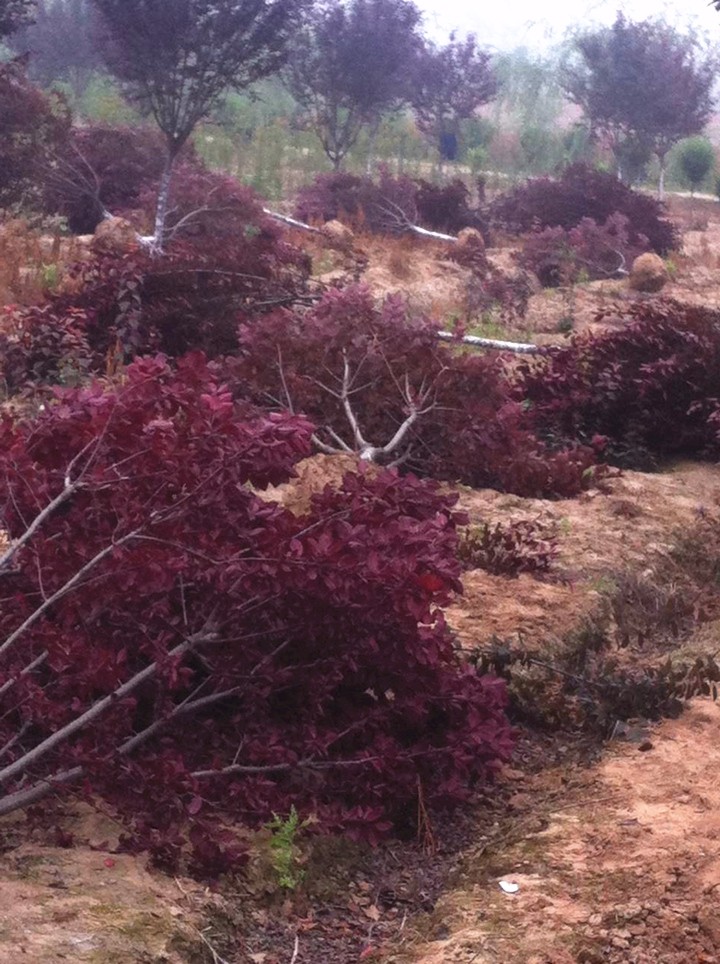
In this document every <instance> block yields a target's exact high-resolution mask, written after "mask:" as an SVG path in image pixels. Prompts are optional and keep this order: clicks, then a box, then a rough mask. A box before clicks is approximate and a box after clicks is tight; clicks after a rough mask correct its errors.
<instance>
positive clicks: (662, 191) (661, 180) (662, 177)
mask: <svg viewBox="0 0 720 964" xmlns="http://www.w3.org/2000/svg"><path fill="white" fill-rule="evenodd" d="M658 160H659V161H660V177H659V178H658V198H659V199H660V200H661V201H664V200H665V155H664V154H662V155H661V156H660V157H658Z"/></svg>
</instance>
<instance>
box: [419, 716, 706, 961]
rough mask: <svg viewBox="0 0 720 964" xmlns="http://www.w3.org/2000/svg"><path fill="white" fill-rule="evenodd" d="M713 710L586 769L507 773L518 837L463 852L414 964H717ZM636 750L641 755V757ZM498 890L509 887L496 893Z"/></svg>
mask: <svg viewBox="0 0 720 964" xmlns="http://www.w3.org/2000/svg"><path fill="white" fill-rule="evenodd" d="M718 726H720V708H719V707H718V706H717V704H715V703H712V702H709V701H705V700H698V701H696V702H695V703H693V705H692V706H691V707H690V709H688V710H687V711H686V712H685V714H684V715H683V716H682V717H681V718H680V719H678V720H672V721H666V722H664V723H662V724H660V725H658V726H655V727H652V728H650V729H649V731H648V732H649V740H648V743H650V744H651V748H650V749H648V750H646V751H645V752H639V746H638V745H637V744H627V745H624V746H618V745H615V746H613V747H612V748H611V749H610V750H609V751H608V752H607V754H606V756H605V759H603V760H602V762H601V763H600V764H598V765H597V766H595V767H592V768H590V769H587V770H584V771H583V770H579V771H578V770H576V771H573V768H571V767H567V766H564V767H560V768H550V769H548V770H546V771H543V772H541V773H539V774H538V775H536V776H535V777H531V778H530V779H527V778H525V777H524V776H523V775H522V774H520V773H516V772H513V773H511V774H509V776H511V777H512V778H513V779H514V780H515V784H516V786H517V792H516V793H515V794H514V795H513V796H511V797H510V801H509V805H510V807H511V809H512V813H513V817H512V819H513V823H514V830H513V832H512V835H511V837H510V838H509V839H508V840H507V841H506V843H505V846H503V847H499V848H497V850H496V852H494V853H491V854H490V856H488V854H487V850H484V845H483V843H479V842H478V841H468V853H467V856H466V863H465V868H464V871H463V878H464V880H463V882H462V884H461V885H460V886H459V887H458V888H457V889H455V890H453V891H451V892H450V893H448V894H447V895H446V896H444V897H443V898H442V899H441V901H440V902H439V904H438V906H437V908H436V911H435V916H436V918H442V919H443V920H444V921H445V922H446V927H447V930H448V931H449V933H448V936H447V937H445V938H444V939H440V940H436V941H433V942H431V943H428V944H426V945H425V946H422V947H419V948H417V950H416V951H415V952H413V953H412V954H410V955H409V956H407V957H406V958H404V960H406V961H413V962H414V964H461V962H462V964H470V962H473V964H489V962H503V964H573V962H588V964H591V962H598V964H599V962H617V964H621V962H635V964H651V962H652V964H655V962H657V964H689V962H691V961H692V962H715V961H718V960H720V949H719V948H720V910H719V909H718V898H717V888H718V887H720V788H719V787H718V782H717V778H716V773H717V762H718V758H719V757H720V753H719V751H718V748H717V734H718ZM645 745H646V744H640V746H645ZM500 880H502V881H507V882H509V883H512V884H516V885H518V886H519V889H518V890H517V893H514V894H506V893H504V892H503V891H502V890H501V889H500V886H499V882H500Z"/></svg>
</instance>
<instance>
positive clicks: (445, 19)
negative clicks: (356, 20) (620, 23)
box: [416, 0, 720, 48]
mask: <svg viewBox="0 0 720 964" xmlns="http://www.w3.org/2000/svg"><path fill="white" fill-rule="evenodd" d="M416 2H417V4H418V6H419V7H420V9H421V10H422V11H423V12H424V14H425V23H426V26H427V31H428V33H429V34H430V35H431V36H433V37H435V38H436V39H438V40H445V39H446V38H447V34H448V33H449V32H450V31H451V30H453V29H457V30H458V31H459V32H461V33H467V32H470V31H472V32H473V33H476V34H477V36H478V38H479V40H480V41H481V43H482V44H483V46H489V47H499V48H512V47H523V46H527V47H547V46H549V45H552V44H553V43H555V42H557V41H559V40H561V39H562V37H563V34H564V33H565V31H566V30H567V28H568V27H570V26H576V25H578V24H580V23H583V22H584V23H587V24H591V23H592V24H595V23H612V21H613V20H614V19H615V14H616V13H617V11H618V9H622V11H623V13H624V14H625V15H626V17H628V19H630V20H643V19H645V18H646V17H651V16H657V15H661V16H662V17H663V18H664V19H665V20H667V21H668V22H670V23H672V24H674V25H676V26H678V27H682V26H684V25H686V24H687V23H688V22H690V23H692V24H693V25H694V26H695V28H696V29H697V30H699V31H701V32H703V33H707V34H717V39H718V42H719V43H720V13H716V12H715V11H714V10H713V8H712V7H708V6H706V0H680V2H676V3H671V2H664V0H657V2H653V0H625V2H621V0H547V2H545V3H543V2H542V0H540V2H537V0H495V2H492V0H491V2H487V0H485V2H477V0H475V2H473V0H416Z"/></svg>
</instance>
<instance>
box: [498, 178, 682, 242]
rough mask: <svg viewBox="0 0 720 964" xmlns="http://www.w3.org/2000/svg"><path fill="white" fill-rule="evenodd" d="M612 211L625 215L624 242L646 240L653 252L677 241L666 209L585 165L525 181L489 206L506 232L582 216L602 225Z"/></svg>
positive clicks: (568, 224) (570, 223) (568, 222)
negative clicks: (665, 214) (553, 175)
mask: <svg viewBox="0 0 720 964" xmlns="http://www.w3.org/2000/svg"><path fill="white" fill-rule="evenodd" d="M616 213H619V214H622V215H624V216H625V217H626V218H627V220H628V224H627V231H628V240H629V243H630V244H631V245H633V246H637V245H641V244H643V243H644V242H647V243H648V244H649V245H650V247H651V248H652V250H653V251H656V252H657V253H658V254H667V253H668V252H669V251H672V250H673V249H675V248H678V247H679V245H680V236H679V234H678V231H677V229H676V228H675V226H674V225H673V224H672V222H671V221H668V220H667V219H666V218H665V217H663V215H664V213H665V209H664V207H663V205H662V204H661V203H660V202H659V201H656V200H655V199H654V198H651V197H649V196H648V195H645V194H640V193H639V192H637V191H633V190H632V188H629V187H627V185H625V184H623V183H622V182H621V181H619V180H618V179H617V178H616V177H615V176H614V175H613V174H607V173H604V172H602V171H595V170H592V169H591V168H588V167H586V166H585V165H584V164H573V165H571V166H570V167H567V168H566V169H565V170H564V171H563V173H562V175H561V176H560V177H559V178H557V179H552V178H550V177H538V178H533V179H531V180H529V181H526V183H525V184H523V185H521V186H519V187H516V188H514V189H513V190H512V191H509V192H508V193H507V194H504V195H501V196H500V197H499V198H497V199H496V200H495V201H494V202H493V203H492V204H491V205H490V219H491V222H492V223H493V224H495V225H497V226H498V227H500V228H502V229H503V230H506V231H511V232H513V233H517V234H524V233H525V232H528V231H532V230H534V229H537V228H540V229H542V228H555V227H561V228H566V229H570V228H574V227H576V226H577V225H578V224H580V222H581V221H582V219H583V218H592V220H593V221H595V222H597V224H605V222H606V221H607V219H608V218H609V217H610V216H611V215H614V214H616Z"/></svg>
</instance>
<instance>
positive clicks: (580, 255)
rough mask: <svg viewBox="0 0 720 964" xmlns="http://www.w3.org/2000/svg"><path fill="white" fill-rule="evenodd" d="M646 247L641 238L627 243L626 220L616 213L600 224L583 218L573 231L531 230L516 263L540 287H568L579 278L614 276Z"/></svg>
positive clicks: (627, 228) (628, 238)
mask: <svg viewBox="0 0 720 964" xmlns="http://www.w3.org/2000/svg"><path fill="white" fill-rule="evenodd" d="M648 247H649V245H648V243H647V239H645V238H644V237H642V236H641V235H637V236H636V240H635V242H634V243H631V242H630V231H629V223H628V219H627V218H626V217H625V215H624V214H617V213H616V214H611V215H610V217H608V219H607V220H606V221H605V223H604V224H598V223H597V222H596V221H593V219H592V218H583V219H582V221H580V223H579V224H578V225H577V226H576V227H574V228H570V229H566V228H561V227H555V228H545V229H544V230H542V231H540V230H538V231H535V232H533V233H532V234H530V235H528V237H527V238H526V239H525V242H524V244H523V247H522V251H521V252H520V255H519V258H518V260H519V262H520V264H521V265H522V266H523V267H524V268H527V269H528V270H529V271H533V272H534V273H535V274H536V275H537V277H538V278H539V279H540V283H541V284H542V286H543V287H544V288H555V287H558V286H559V285H567V284H572V283H573V282H575V281H577V280H578V279H579V278H580V277H582V276H583V275H584V276H585V277H586V278H588V279H589V280H591V281H592V280H597V279H599V278H613V277H616V276H617V273H618V271H619V270H620V269H621V268H625V267H626V266H628V265H631V264H632V262H633V261H634V259H635V258H636V257H637V256H638V255H639V254H642V253H643V251H647V250H648Z"/></svg>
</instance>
